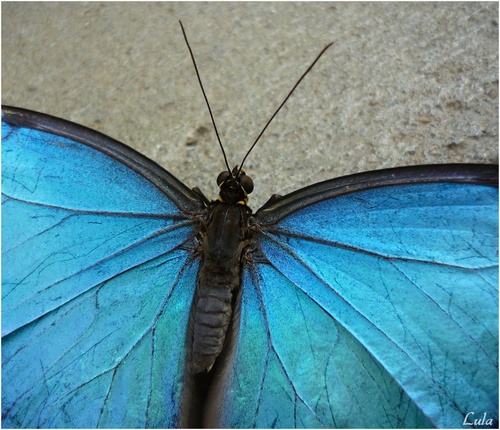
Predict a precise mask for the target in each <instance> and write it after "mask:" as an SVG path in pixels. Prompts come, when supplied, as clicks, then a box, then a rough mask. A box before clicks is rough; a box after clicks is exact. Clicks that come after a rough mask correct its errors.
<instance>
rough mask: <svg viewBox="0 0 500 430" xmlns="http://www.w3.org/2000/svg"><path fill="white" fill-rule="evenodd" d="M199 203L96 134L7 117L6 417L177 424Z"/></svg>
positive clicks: (27, 423)
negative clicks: (195, 219)
mask: <svg viewBox="0 0 500 430" xmlns="http://www.w3.org/2000/svg"><path fill="white" fill-rule="evenodd" d="M201 208H202V204H201V203H200V200H199V198H197V196H196V195H195V194H194V193H193V192H192V191H190V190H189V189H187V188H186V187H185V186H184V185H182V184H181V183H180V182H179V181H177V180H176V179H175V178H174V177H172V176H171V175H169V174H168V173H167V172H165V171H164V170H163V169H161V168H160V167H159V166H157V165H156V164H154V163H153V162H152V161H150V160H148V159H146V158H145V157H143V156H141V155H140V154H138V153H136V152H135V151H133V150H132V149H130V148H128V147H125V146H124V145H122V144H120V143H118V142H116V141H114V140H112V139H110V138H107V137H106V136H103V135H101V134H99V133H97V132H94V131H92V130H89V129H86V128H84V127H81V126H77V125H75V124H72V123H69V122H66V121H63V120H59V119H56V118H53V117H49V116H46V115H42V114H37V113H33V112H29V111H25V110H21V109H15V108H4V109H3V124H2V211H3V213H2V382H3V384H2V424H3V426H4V427H99V426H100V427H145V426H150V427H151V426H153V427H169V426H170V427H171V426H173V425H175V423H176V422H177V415H178V410H177V409H178V398H179V395H180V390H181V379H182V370H183V360H184V342H185V332H186V325H187V318H188V313H189V308H190V303H191V299H192V295H193V291H194V285H195V278H196V273H197V261H196V259H194V258H192V253H193V251H192V249H191V248H192V247H193V245H192V243H190V241H192V239H193V232H194V229H193V216H194V215H195V214H196V213H197V212H199V211H200V210H201Z"/></svg>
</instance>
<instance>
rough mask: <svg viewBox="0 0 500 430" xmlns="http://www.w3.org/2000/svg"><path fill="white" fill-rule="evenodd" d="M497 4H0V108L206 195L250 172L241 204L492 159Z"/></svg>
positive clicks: (495, 115) (495, 149)
mask: <svg viewBox="0 0 500 430" xmlns="http://www.w3.org/2000/svg"><path fill="white" fill-rule="evenodd" d="M497 17H498V3H496V2H490V3H486V2H471V3H448V2H444V3H441V2H439V3H424V2H418V3H378V2H376V3H327V2H321V3H295V2H293V3H292V2H280V3H274V2H270V3H246V2H241V3H230V2H227V3H210V2H202V3H194V2H186V3H174V2H164V3H144V2H139V3H126V2H125V3H113V2H111V3H74V2H66V3H24V2H13V3H2V84H3V85H2V102H3V103H5V104H11V105H15V106H20V107H25V108H29V109H33V110H38V111H42V112H46V113H50V114H52V115H56V116H60V117H63V118H66V119H69V120H71V121H75V122H78V123H81V124H84V125H86V126H89V127H91V128H94V129H97V130H99V131H102V132H104V133H106V134H108V135H110V136H112V137H114V138H116V139H118V140H120V141H122V142H124V143H127V144H128V145H130V146H133V147H134V148H136V149H139V150H140V151H141V152H143V153H144V154H146V155H147V156H149V157H150V158H152V159H154V160H155V161H156V162H158V163H159V164H161V165H162V166H163V167H165V168H166V169H168V170H169V171H171V172H172V173H173V174H174V175H176V176H177V177H178V178H179V179H181V180H182V181H184V182H185V183H186V184H187V185H189V186H190V187H193V186H196V185H198V186H200V188H201V189H202V190H204V191H205V192H206V194H207V195H208V196H209V197H213V194H214V193H215V188H216V187H215V183H214V181H215V177H216V176H217V174H218V173H219V171H220V170H222V169H223V168H224V166H223V161H222V157H221V154H220V151H219V149H218V147H217V144H216V142H215V138H214V134H213V132H212V129H211V126H210V119H209V116H208V114H207V112H206V107H205V105H204V102H203V99H202V96H201V93H200V90H199V88H198V83H197V81H196V78H195V74H194V71H193V68H192V65H191V63H190V59H189V56H188V52H187V49H186V46H185V45H184V41H183V38H182V34H181V31H180V28H179V25H178V23H177V20H178V19H181V20H182V21H183V23H184V25H185V27H186V29H187V32H188V36H189V37H190V41H191V45H192V48H193V50H194V52H195V55H196V58H197V61H198V65H199V67H200V70H201V74H202V77H203V79H204V83H205V86H206V89H207V92H208V96H209V99H210V100H211V102H212V107H213V110H214V113H215V117H216V120H217V124H218V126H219V131H220V132H221V135H222V139H223V142H224V144H225V146H226V151H227V153H228V155H229V157H230V163H231V164H236V163H239V162H240V161H241V158H242V157H243V155H244V153H245V151H246V150H247V148H248V147H249V145H250V144H251V142H252V141H253V139H254V138H255V136H256V135H257V134H258V133H259V131H260V129H261V128H262V127H263V125H264V123H265V122H266V120H267V119H268V118H269V117H270V115H271V114H272V112H273V111H274V109H275V108H276V107H277V106H278V104H279V103H280V102H281V100H282V99H283V98H284V96H285V95H286V94H287V92H288V91H289V89H290V88H291V87H292V86H293V84H294V83H295V81H296V79H297V78H298V77H299V76H300V75H301V73H302V72H303V71H304V70H305V69H306V68H307V66H308V65H309V63H310V62H311V61H312V60H313V59H314V57H315V56H316V54H317V53H318V52H319V51H320V50H321V49H322V48H323V47H324V46H325V45H326V44H327V43H328V42H331V41H334V42H335V44H334V46H332V47H331V48H330V49H329V51H327V53H326V55H325V56H324V57H323V58H322V59H321V61H320V63H319V64H318V65H317V67H316V68H315V69H314V70H313V72H312V73H311V74H310V75H309V76H308V77H307V78H306V80H305V81H304V82H303V83H302V84H301V86H300V87H299V88H298V90H297V91H296V93H295V94H294V96H293V97H292V98H291V100H290V101H289V102H288V104H287V105H286V107H285V109H284V110H283V111H282V112H281V113H280V114H279V116H278V117H277V118H276V121H275V122H274V123H273V124H272V126H271V127H270V128H269V130H268V132H267V133H266V134H265V135H264V139H263V140H262V141H261V142H260V145H259V146H258V148H257V149H256V150H255V152H254V153H252V155H251V157H250V158H249V160H248V162H247V164H246V170H247V172H248V173H249V174H250V175H251V176H252V177H253V178H254V181H255V182H256V191H255V192H254V195H253V199H252V203H253V204H252V205H251V206H253V207H254V208H256V207H257V206H260V204H262V203H263V202H264V201H265V200H267V198H268V197H269V196H270V195H271V194H272V193H274V192H279V193H286V192H290V191H292V190H294V189H296V188H298V187H301V186H304V185H307V184H310V183H313V182H316V181H319V180H324V179H328V178H331V177H335V176H340V175H344V174H349V173H355V172H359V171H364V170H372V169H377V168H383V167H392V166H400V165H411V164H422V163H450V162H498V95H497V92H498V20H497Z"/></svg>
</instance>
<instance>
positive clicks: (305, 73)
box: [238, 42, 333, 174]
mask: <svg viewBox="0 0 500 430" xmlns="http://www.w3.org/2000/svg"><path fill="white" fill-rule="evenodd" d="M332 45H333V42H331V43H329V44H328V45H326V46H325V47H324V48H323V49H322V50H321V52H320V53H319V55H318V56H317V57H316V59H315V60H314V61H313V62H312V64H311V65H310V66H309V67H308V68H307V70H306V71H305V72H304V73H303V74H302V76H301V77H300V79H299V80H298V81H297V83H296V84H295V85H294V86H293V88H292V90H291V91H290V92H289V93H288V95H287V96H286V97H285V100H283V101H282V102H281V104H280V105H279V107H278V109H276V112H274V114H273V116H272V117H271V118H269V121H267V123H266V125H265V126H264V128H263V129H262V131H261V132H260V133H259V135H258V136H257V139H255V142H254V143H253V144H252V146H251V147H250V149H249V150H248V152H247V153H246V155H245V156H244V157H243V161H242V162H241V164H240V168H239V170H238V174H239V173H240V172H241V169H242V167H243V163H244V162H245V160H246V159H247V157H248V155H249V154H250V152H251V151H252V149H253V148H254V147H255V145H257V142H258V141H259V139H260V138H261V137H262V135H263V134H264V132H265V131H266V129H267V127H268V126H269V124H271V121H272V120H273V119H274V117H275V116H276V115H277V114H278V112H279V111H280V110H281V108H282V107H283V105H284V104H285V103H286V101H287V100H288V99H289V98H290V96H291V95H292V93H293V92H294V91H295V88H297V87H298V86H299V84H300V83H301V82H302V79H304V78H305V77H306V75H307V74H308V73H309V72H310V71H311V69H312V68H313V67H314V65H315V64H316V63H317V62H318V60H319V59H320V58H321V56H322V55H323V54H324V53H325V51H326V50H327V49H328V48H329V47H330V46H332Z"/></svg>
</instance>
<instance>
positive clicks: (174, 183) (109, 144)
mask: <svg viewBox="0 0 500 430" xmlns="http://www.w3.org/2000/svg"><path fill="white" fill-rule="evenodd" d="M2 121H4V122H7V123H9V124H12V125H14V126H19V127H28V128H32V129H35V130H40V131H45V132H49V133H53V134H56V135H59V136H62V137H66V138H69V139H73V140H76V141H77V142H80V143H83V144H84V145H87V146H89V147H91V148H94V149H96V150H98V151H100V152H102V153H104V154H106V155H108V156H110V157H112V158H114V159H115V160H117V161H119V162H120V163H123V164H124V165H126V166H127V167H129V168H131V169H132V170H134V171H135V172H137V173H139V174H140V175H142V176H143V177H144V178H146V179H147V180H148V181H150V182H151V183H153V184H154V185H155V186H156V187H157V188H158V189H160V190H161V191H162V192H163V193H164V194H166V195H167V196H168V197H169V198H170V199H171V200H172V201H173V202H174V203H175V204H176V205H177V206H178V207H179V209H181V210H183V211H185V212H199V210H200V209H202V208H203V203H202V201H201V199H200V197H198V195H197V194H196V193H194V192H193V191H192V190H190V189H189V188H188V187H187V186H186V185H184V184H183V183H182V182H181V181H179V180H178V179H177V178H176V177H175V176H173V175H172V174H171V173H170V172H168V171H167V170H165V169H164V168H163V167H161V166H160V165H158V164H157V163H155V162H154V161H152V160H150V159H149V158H147V157H146V156H144V155H143V154H141V153H140V152H138V151H136V150H135V149H132V148H130V147H129V146H127V145H125V144H123V143H121V142H119V141H117V140H115V139H113V138H111V137H108V136H106V135H105V134H103V133H100V132H98V131H95V130H92V129H90V128H87V127H85V126H82V125H79V124H76V123H74V122H71V121H67V120H64V119H61V118H57V117H55V116H52V115H48V114H44V113H40V112H35V111H31V110H28V109H23V108H17V107H12V106H5V105H3V106H2Z"/></svg>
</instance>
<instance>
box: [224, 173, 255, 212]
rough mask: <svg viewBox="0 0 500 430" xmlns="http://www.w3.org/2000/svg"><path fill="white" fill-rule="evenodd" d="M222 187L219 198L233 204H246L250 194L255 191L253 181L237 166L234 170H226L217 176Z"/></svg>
mask: <svg viewBox="0 0 500 430" xmlns="http://www.w3.org/2000/svg"><path fill="white" fill-rule="evenodd" d="M217 185H218V186H219V188H220V191H219V197H218V200H219V201H222V202H224V203H229V204H232V205H236V204H240V205H246V204H247V202H248V194H250V193H251V192H252V191H253V181H252V178H250V176H247V175H246V174H245V172H244V171H243V170H240V169H238V166H236V167H235V168H234V169H233V171H232V172H229V171H224V172H221V173H220V174H219V176H217Z"/></svg>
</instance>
